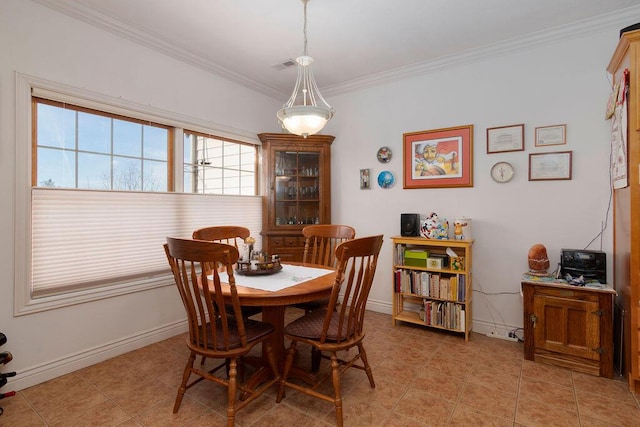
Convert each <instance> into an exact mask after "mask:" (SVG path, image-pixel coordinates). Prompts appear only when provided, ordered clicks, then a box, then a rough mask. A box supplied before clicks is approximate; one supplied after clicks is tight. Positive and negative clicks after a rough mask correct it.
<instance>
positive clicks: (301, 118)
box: [277, 0, 334, 138]
mask: <svg viewBox="0 0 640 427" xmlns="http://www.w3.org/2000/svg"><path fill="white" fill-rule="evenodd" d="M308 2H309V0H302V3H304V27H303V33H304V51H303V53H302V56H299V57H297V58H296V62H297V63H298V78H297V79H296V85H295V87H294V88H293V93H292V94H291V97H290V98H289V100H288V101H287V102H286V103H285V104H284V105H283V106H282V109H281V110H280V111H278V114H277V116H278V120H280V122H281V123H282V127H283V128H285V129H287V130H288V131H289V132H291V133H293V134H295V135H301V136H302V137H304V138H306V137H307V136H309V135H313V134H316V133H318V132H320V131H321V130H322V128H323V127H324V126H325V125H326V124H327V122H328V121H329V120H330V119H331V117H333V113H334V109H333V108H332V107H331V106H330V105H329V104H328V103H327V101H325V100H324V98H323V97H322V95H320V91H319V90H318V86H317V85H316V81H315V79H314V78H313V71H312V70H311V63H312V62H313V58H311V57H310V56H309V55H307V3H308Z"/></svg>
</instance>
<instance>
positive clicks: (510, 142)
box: [487, 123, 524, 154]
mask: <svg viewBox="0 0 640 427" xmlns="http://www.w3.org/2000/svg"><path fill="white" fill-rule="evenodd" d="M509 151H524V124H522V123H521V124H517V125H509V126H498V127H493V128H487V154H495V153H506V152H509Z"/></svg>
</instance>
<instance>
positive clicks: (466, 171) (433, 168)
mask: <svg viewBox="0 0 640 427" xmlns="http://www.w3.org/2000/svg"><path fill="white" fill-rule="evenodd" d="M402 139H403V144H402V147H403V156H402V160H403V163H402V164H403V188H405V189H416V188H447V187H473V125H464V126H456V127H449V128H442V129H433V130H423V131H418V132H409V133H405V134H403V135H402Z"/></svg>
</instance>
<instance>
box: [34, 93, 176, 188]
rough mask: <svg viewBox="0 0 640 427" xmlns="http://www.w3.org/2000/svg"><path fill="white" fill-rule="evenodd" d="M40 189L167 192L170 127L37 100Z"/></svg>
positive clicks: (36, 139)
mask: <svg viewBox="0 0 640 427" xmlns="http://www.w3.org/2000/svg"><path fill="white" fill-rule="evenodd" d="M33 114H34V117H35V118H36V120H35V134H36V135H35V138H34V143H35V144H36V150H35V151H34V153H35V156H34V159H35V160H36V161H35V162H34V171H36V173H35V174H34V176H35V182H34V183H33V186H34V187H53V188H84V189H94V190H131V191H167V190H169V189H171V188H172V185H171V184H172V182H171V179H170V178H171V173H170V172H171V170H170V168H169V164H168V158H169V156H168V153H170V152H171V150H172V143H171V138H170V136H171V135H172V133H171V132H170V128H169V127H168V126H162V125H159V124H155V123H150V122H147V123H143V122H141V121H138V120H134V119H131V118H126V117H118V116H115V115H112V114H106V113H103V112H100V111H95V110H89V109H86V108H80V107H78V106H75V105H69V104H63V103H61V102H54V101H48V100H45V99H42V98H34V111H33Z"/></svg>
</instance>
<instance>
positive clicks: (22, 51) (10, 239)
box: [0, 0, 281, 389]
mask: <svg viewBox="0 0 640 427" xmlns="http://www.w3.org/2000/svg"><path fill="white" fill-rule="evenodd" d="M0 9H1V12H0V52H1V56H2V60H1V61H0V182H2V201H1V203H0V236H1V237H0V239H1V241H2V244H1V245H0V332H4V333H5V334H6V335H7V337H8V339H9V341H8V343H7V344H6V345H5V346H3V347H2V349H1V350H9V351H11V352H12V353H13V356H14V360H13V361H12V362H11V365H10V368H11V370H16V371H18V373H19V375H18V376H17V377H16V378H15V379H14V381H12V384H11V388H12V389H22V388H24V387H27V386H30V385H32V384H36V383H38V382H41V381H44V380H46V379H49V378H51V377H54V376H57V375H60V374H63V373H67V372H70V371H72V370H75V369H78V368H80V367H83V366H86V365H88V364H92V363H95V362H97V361H99V360H100V359H105V358H108V357H111V356H114V355H116V354H120V353H122V352H125V351H128V350H132V349H134V348H137V347H140V346H143V345H147V344H149V343H151V342H153V341H157V340H159V339H161V338H162V337H166V336H171V335H175V334H176V333H178V332H179V331H183V330H186V324H185V323H184V322H183V321H184V317H185V315H184V309H183V308H182V306H181V304H180V302H179V299H177V294H176V291H175V289H174V288H172V287H165V288H161V289H157V290H153V291H147V292H141V293H138V294H130V295H125V296H121V297H115V298H108V299H103V300H100V301H96V302H92V303H87V304H79V305H75V306H71V307H67V308H62V309H56V310H51V311H46V312H41V313H37V314H31V315H26V316H20V317H13V289H14V261H15V259H14V252H13V249H14V203H15V200H14V198H15V194H14V193H15V191H14V188H15V171H16V168H15V165H14V162H15V153H16V150H15V144H16V138H15V136H16V130H15V120H16V113H15V76H14V73H15V72H19V73H23V74H27V75H32V76H36V77H39V78H42V79H47V80H50V81H53V82H57V83H62V84H66V85H70V86H74V87H77V88H83V89H86V90H89V91H93V92H97V93H99V94H103V95H108V96H112V97H121V98H122V99H123V100H126V101H130V102H134V103H137V104H142V105H145V106H151V107H154V108H158V109H162V110H165V111H170V112H173V113H176V114H179V115H181V116H186V117H191V118H193V119H194V122H197V123H201V122H211V123H221V124H224V125H225V128H233V129H237V130H238V132H240V133H246V134H249V135H253V136H254V138H255V139H256V141H257V138H256V137H255V134H256V133H258V132H263V131H267V132H277V131H278V129H279V128H278V125H277V122H276V119H275V111H277V109H278V108H279V107H280V105H281V101H278V100H274V99H270V98H268V97H266V96H264V95H260V94H258V93H255V92H253V91H251V90H248V89H246V88H242V87H240V86H238V85H236V84H233V83H230V82H229V81H226V80H224V79H221V78H218V77H215V76H212V75H211V74H209V73H206V72H204V71H202V70H200V69H197V68H194V67H192V66H188V65H185V64H183V63H180V62H178V61H176V60H173V59H171V58H169V57H167V56H165V55H162V54H159V53H156V52H154V51H151V50H149V49H146V48H144V47H141V46H138V45H135V44H133V43H131V42H129V41H127V40H125V39H123V38H120V37H118V36H115V35H113V34H110V33H107V32H105V31H102V30H99V29H96V28H93V27H90V26H88V25H86V24H84V23H81V22H79V21H77V20H74V19H71V18H69V17H66V16H64V15H61V14H59V13H57V12H54V11H52V10H51V9H49V8H47V7H43V6H40V5H38V4H36V3H34V2H31V1H24V0H2V6H1V7H0ZM212 127H214V128H215V125H213V124H212ZM159 250H161V249H159ZM141 307H146V308H149V309H145V310H141V309H140V308H141ZM8 368H9V366H7V368H6V369H8ZM6 369H5V370H6Z"/></svg>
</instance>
